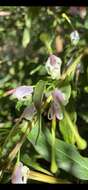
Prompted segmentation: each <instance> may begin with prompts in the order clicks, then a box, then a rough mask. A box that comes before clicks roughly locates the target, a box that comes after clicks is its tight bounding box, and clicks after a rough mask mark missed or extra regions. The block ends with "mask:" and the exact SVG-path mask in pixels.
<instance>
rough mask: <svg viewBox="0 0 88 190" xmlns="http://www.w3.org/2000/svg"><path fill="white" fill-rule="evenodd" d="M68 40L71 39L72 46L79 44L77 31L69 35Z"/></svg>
mask: <svg viewBox="0 0 88 190" xmlns="http://www.w3.org/2000/svg"><path fill="white" fill-rule="evenodd" d="M70 39H71V43H72V44H73V45H77V43H78V42H79V39H80V37H79V33H78V31H77V30H74V31H73V32H72V33H71V34H70Z"/></svg>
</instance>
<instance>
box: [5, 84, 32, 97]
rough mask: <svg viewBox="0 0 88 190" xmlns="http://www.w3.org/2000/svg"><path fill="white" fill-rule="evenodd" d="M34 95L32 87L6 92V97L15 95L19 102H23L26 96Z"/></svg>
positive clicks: (20, 87) (22, 87) (21, 87)
mask: <svg viewBox="0 0 88 190" xmlns="http://www.w3.org/2000/svg"><path fill="white" fill-rule="evenodd" d="M32 93H33V87H32V86H19V87H17V88H15V89H12V90H9V91H8V92H6V95H9V94H13V95H14V96H15V97H16V98H17V99H18V100H21V99H23V98H24V97H25V96H28V95H31V94H32Z"/></svg>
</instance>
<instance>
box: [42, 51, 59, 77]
mask: <svg viewBox="0 0 88 190" xmlns="http://www.w3.org/2000/svg"><path fill="white" fill-rule="evenodd" d="M61 63H62V61H61V59H60V58H59V57H57V56H55V55H50V57H49V58H48V60H47V62H46V65H45V68H46V70H47V72H48V74H49V75H51V78H52V79H59V78H60V70H61Z"/></svg>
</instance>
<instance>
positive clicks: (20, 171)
mask: <svg viewBox="0 0 88 190" xmlns="http://www.w3.org/2000/svg"><path fill="white" fill-rule="evenodd" d="M28 172H29V168H28V167H26V166H23V164H22V163H21V162H19V163H18V164H16V166H15V168H14V171H13V174H12V177H11V183H12V184H26V183H27V179H28Z"/></svg>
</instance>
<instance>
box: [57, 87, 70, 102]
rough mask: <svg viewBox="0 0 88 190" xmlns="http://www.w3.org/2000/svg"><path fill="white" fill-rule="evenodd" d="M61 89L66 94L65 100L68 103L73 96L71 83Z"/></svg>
mask: <svg viewBox="0 0 88 190" xmlns="http://www.w3.org/2000/svg"><path fill="white" fill-rule="evenodd" d="M60 89H61V91H62V92H63V93H64V95H65V101H66V104H67V103H68V101H69V98H70V96H71V85H69V84H68V85H64V86H62V87H61V88H60Z"/></svg>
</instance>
